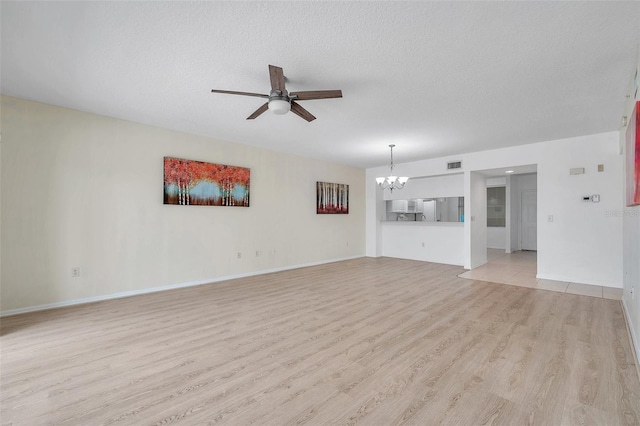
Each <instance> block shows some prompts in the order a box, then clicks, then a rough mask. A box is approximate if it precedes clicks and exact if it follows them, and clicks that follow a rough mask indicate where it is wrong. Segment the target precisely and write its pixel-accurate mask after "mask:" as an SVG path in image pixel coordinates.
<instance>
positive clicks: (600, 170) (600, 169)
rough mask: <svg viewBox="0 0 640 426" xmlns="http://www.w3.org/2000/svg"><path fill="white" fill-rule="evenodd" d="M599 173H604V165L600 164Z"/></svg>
mask: <svg viewBox="0 0 640 426" xmlns="http://www.w3.org/2000/svg"><path fill="white" fill-rule="evenodd" d="M598 171H599V172H604V164H598Z"/></svg>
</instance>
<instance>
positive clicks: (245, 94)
mask: <svg viewBox="0 0 640 426" xmlns="http://www.w3.org/2000/svg"><path fill="white" fill-rule="evenodd" d="M211 92H212V93H226V94H227V95H244V96H256V97H258V98H268V97H269V95H263V94H261V93H250V92H235V91H233V90H216V89H212V90H211Z"/></svg>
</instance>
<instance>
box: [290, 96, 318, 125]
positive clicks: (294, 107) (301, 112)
mask: <svg viewBox="0 0 640 426" xmlns="http://www.w3.org/2000/svg"><path fill="white" fill-rule="evenodd" d="M291 112H293V113H294V114H295V115H297V116H298V117H302V118H304V119H305V120H307V121H309V122H311V121H313V120H315V119H316V118H315V117H314V116H313V115H311V113H310V112H309V111H307V110H306V109H304V108H302V107H301V106H300V104H297V103H295V102H294V101H291Z"/></svg>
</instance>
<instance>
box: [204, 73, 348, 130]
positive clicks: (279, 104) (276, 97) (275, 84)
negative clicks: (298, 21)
mask: <svg viewBox="0 0 640 426" xmlns="http://www.w3.org/2000/svg"><path fill="white" fill-rule="evenodd" d="M269 78H270V79H271V92H270V93H269V94H268V95H263V94H261V93H249V92H235V91H231V90H216V89H213V90H211V92H213V93H227V94H229V95H244V96H256V97H259V98H266V99H269V100H268V101H267V102H266V103H265V104H264V105H262V106H261V107H260V108H258V109H257V110H255V111H254V112H253V114H251V115H250V116H249V117H247V120H253V119H254V118H256V117H258V116H259V115H260V114H262V113H263V112H265V111H266V110H267V109H269V110H271V111H273V113H274V114H278V115H282V114H286V113H288V112H289V111H293V113H294V114H296V115H297V116H299V117H302V118H304V119H305V120H307V121H313V120H315V119H316V118H315V117H314V116H313V115H312V114H311V113H310V112H309V111H307V110H306V109H304V108H302V106H300V104H299V103H298V102H296V101H309V100H312V99H329V98H341V97H342V90H310V91H304V92H293V93H289V92H287V89H286V88H285V86H284V83H285V78H284V73H283V72H282V68H280V67H276V66H273V65H269Z"/></svg>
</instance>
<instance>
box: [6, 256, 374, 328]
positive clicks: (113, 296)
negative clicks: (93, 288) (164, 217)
mask: <svg viewBox="0 0 640 426" xmlns="http://www.w3.org/2000/svg"><path fill="white" fill-rule="evenodd" d="M361 257H363V256H351V257H344V258H340V259H330V260H321V261H319V262H311V263H304V264H300V265H291V266H283V267H280V268H273V269H265V270H262V271H256V272H246V273H243V274H234V275H226V276H223V277H216V278H209V279H206V280H198V281H190V282H186V283H178V284H170V285H166V286H162V287H152V288H145V289H141V290H133V291H125V292H122V293H114V294H107V295H104V296H93V297H85V298H82V299H74V300H65V301H62V302H55V303H47V304H46V305H38V306H29V307H26V308H18V309H10V310H8V311H0V317H8V316H10V315H18V314H25V313H28V312H36V311H44V310H47V309H54V308H62V307H65V306H73V305H82V304H85V303H93V302H102V301H104V300H111V299H120V298H123V297H130V296H138V295H140V294H147V293H156V292H159V291H165V290H174V289H177V288H184V287H193V286H197V285H203V284H212V283H215V282H220V281H228V280H235V279H237V278H245V277H253V276H256V275H264V274H271V273H273V272H281V271H288V270H291V269H300V268H307V267H309V266H317V265H324V264H326V263H334V262H342V261H345V260H351V259H359V258H361Z"/></svg>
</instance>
